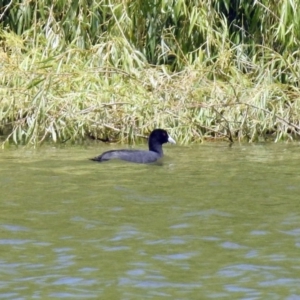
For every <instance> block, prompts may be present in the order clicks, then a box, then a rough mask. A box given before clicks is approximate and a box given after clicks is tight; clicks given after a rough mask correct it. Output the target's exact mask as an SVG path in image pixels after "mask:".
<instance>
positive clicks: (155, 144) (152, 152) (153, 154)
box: [91, 129, 176, 164]
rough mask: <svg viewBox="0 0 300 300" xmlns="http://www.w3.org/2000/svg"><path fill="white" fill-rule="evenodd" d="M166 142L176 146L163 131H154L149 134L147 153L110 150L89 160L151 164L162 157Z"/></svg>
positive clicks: (142, 151) (144, 151)
mask: <svg viewBox="0 0 300 300" xmlns="http://www.w3.org/2000/svg"><path fill="white" fill-rule="evenodd" d="M167 142H169V143H172V144H176V142H175V141H174V140H173V139H172V138H171V137H170V136H169V135H168V133H167V132H166V131H165V130H164V129H154V130H153V131H152V132H151V133H150V136H149V140H148V145H149V151H147V150H130V149H122V150H110V151H106V152H104V153H102V154H101V155H99V156H97V157H94V158H91V160H94V161H98V162H102V161H106V160H110V159H115V158H117V159H122V160H126V161H130V162H135V163H140V164H147V163H152V162H155V161H157V160H158V159H159V158H161V157H162V156H163V150H162V144H164V143H167Z"/></svg>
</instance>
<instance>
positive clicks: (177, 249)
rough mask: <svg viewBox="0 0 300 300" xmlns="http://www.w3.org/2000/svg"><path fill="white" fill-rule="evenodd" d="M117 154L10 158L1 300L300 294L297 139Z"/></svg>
mask: <svg viewBox="0 0 300 300" xmlns="http://www.w3.org/2000/svg"><path fill="white" fill-rule="evenodd" d="M141 147H144V146H141ZM108 149H111V147H110V146H108V145H100V144H99V145H93V146H92V145H90V146H88V147H66V148H54V147H50V146H49V147H46V146H44V147H43V148H41V149H39V150H30V149H16V150H5V151H2V152H1V153H0V166H1V167H0V170H1V172H0V185H1V194H0V212H1V218H0V299H64V298H67V299H288V300H296V299H300V204H299V203H300V201H299V200H300V197H299V194H300V146H299V144H267V145H263V144H262V145H238V144H235V145H234V146H233V147H231V148H229V147H228V145H227V144H226V143H221V144H214V143H212V144H204V145H195V146H190V147H184V146H180V145H176V146H173V145H166V146H165V147H164V149H165V153H166V158H165V160H164V163H163V165H160V166H157V165H138V164H130V163H126V162H119V161H111V162H107V163H101V164H99V163H95V162H91V161H88V160H87V159H86V158H88V157H93V156H95V155H97V154H100V153H101V152H102V151H104V150H108Z"/></svg>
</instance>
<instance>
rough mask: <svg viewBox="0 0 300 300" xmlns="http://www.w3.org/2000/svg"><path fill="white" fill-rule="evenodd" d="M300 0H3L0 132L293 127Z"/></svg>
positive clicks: (226, 132)
mask: <svg viewBox="0 0 300 300" xmlns="http://www.w3.org/2000/svg"><path fill="white" fill-rule="evenodd" d="M298 11H299V0H283V1H280V2H278V1H277V2H275V1H267V0H261V1H254V0H251V1H243V0H239V1H230V0H223V1H207V0H197V1H196V0H191V1H184V0H155V1H150V0H147V1H144V0H137V1H130V0H129V1H118V0H95V1H77V2H76V1H62V0H55V1H49V0H38V1H22V0H17V1H3V0H0V21H1V25H0V45H1V47H0V134H2V135H3V136H5V140H4V143H3V145H5V144H6V143H8V142H9V141H13V142H14V143H16V144H19V143H25V144H26V143H32V144H40V143H42V142H43V141H47V140H53V141H54V142H56V141H61V142H62V141H67V140H71V141H77V140H82V139H85V138H86V137H88V136H89V137H92V138H97V139H102V140H119V141H121V142H134V140H135V139H136V138H138V137H141V136H146V135H147V134H148V133H149V132H150V131H151V130H152V129H153V128H154V127H164V128H166V129H168V130H169V131H170V132H171V134H172V135H174V136H175V137H176V139H177V140H180V141H181V142H182V143H190V142H193V141H201V140H203V139H217V138H221V139H224V138H225V139H229V140H230V141H234V140H236V139H238V140H247V141H258V140H266V139H272V140H275V141H277V140H292V139H295V138H296V137H297V136H299V134H300V124H299V119H300V108H299V106H300V102H299V99H300V90H299V75H298V74H299V71H300V63H299V62H300V60H299V41H300V30H299V29H300V28H299V27H300V15H299V14H298V13H297V12H298Z"/></svg>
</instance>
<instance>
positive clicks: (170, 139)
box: [168, 136, 176, 144]
mask: <svg viewBox="0 0 300 300" xmlns="http://www.w3.org/2000/svg"><path fill="white" fill-rule="evenodd" d="M168 142H169V143H171V144H176V142H175V141H174V140H173V139H172V138H171V137H170V136H169V137H168Z"/></svg>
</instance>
